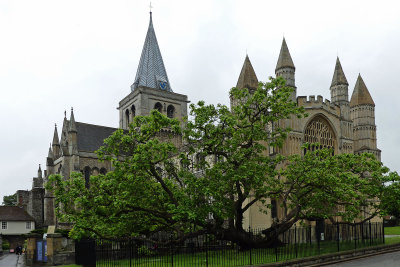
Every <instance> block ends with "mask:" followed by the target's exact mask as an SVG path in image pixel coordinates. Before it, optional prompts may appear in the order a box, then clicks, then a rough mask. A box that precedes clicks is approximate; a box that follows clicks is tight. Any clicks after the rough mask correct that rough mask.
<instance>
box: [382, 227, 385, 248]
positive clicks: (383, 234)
mask: <svg viewBox="0 0 400 267" xmlns="http://www.w3.org/2000/svg"><path fill="white" fill-rule="evenodd" d="M382 238H383V244H385V224H384V223H382Z"/></svg>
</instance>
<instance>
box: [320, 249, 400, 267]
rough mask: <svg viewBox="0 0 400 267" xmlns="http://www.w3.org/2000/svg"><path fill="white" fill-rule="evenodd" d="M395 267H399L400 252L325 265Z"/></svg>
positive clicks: (337, 266) (340, 266) (329, 266)
mask: <svg viewBox="0 0 400 267" xmlns="http://www.w3.org/2000/svg"><path fill="white" fill-rule="evenodd" d="M361 266H362V267H375V266H378V267H397V266H400V251H398V252H391V253H385V254H381V255H377V256H372V257H368V258H362V259H359V260H352V261H347V262H342V263H337V264H333V265H326V267H361Z"/></svg>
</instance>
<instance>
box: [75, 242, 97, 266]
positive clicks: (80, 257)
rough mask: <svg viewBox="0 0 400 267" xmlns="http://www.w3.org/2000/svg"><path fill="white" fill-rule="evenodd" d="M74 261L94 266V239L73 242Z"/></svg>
mask: <svg viewBox="0 0 400 267" xmlns="http://www.w3.org/2000/svg"><path fill="white" fill-rule="evenodd" d="M75 262H76V264H78V265H83V266H85V267H95V266H96V241H95V240H93V239H82V240H79V241H76V242H75Z"/></svg>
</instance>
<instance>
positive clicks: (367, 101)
mask: <svg viewBox="0 0 400 267" xmlns="http://www.w3.org/2000/svg"><path fill="white" fill-rule="evenodd" d="M357 105H372V106H375V102H374V100H372V97H371V94H370V93H369V91H368V88H367V86H366V85H365V83H364V81H363V79H362V78H361V75H360V74H358V78H357V82H356V85H355V86H354V91H353V94H352V96H351V100H350V107H354V106H357Z"/></svg>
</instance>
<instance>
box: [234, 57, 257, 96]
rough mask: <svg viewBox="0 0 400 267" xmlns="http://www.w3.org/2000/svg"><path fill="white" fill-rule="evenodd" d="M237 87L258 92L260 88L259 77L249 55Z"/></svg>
mask: <svg viewBox="0 0 400 267" xmlns="http://www.w3.org/2000/svg"><path fill="white" fill-rule="evenodd" d="M236 87H237V88H240V89H243V88H247V89H250V90H256V89H257V87H258V79H257V75H256V73H255V71H254V69H253V66H252V65H251V62H250V59H249V56H248V55H247V54H246V58H245V60H244V63H243V67H242V70H241V72H240V75H239V79H238V82H237V84H236Z"/></svg>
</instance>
